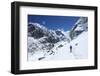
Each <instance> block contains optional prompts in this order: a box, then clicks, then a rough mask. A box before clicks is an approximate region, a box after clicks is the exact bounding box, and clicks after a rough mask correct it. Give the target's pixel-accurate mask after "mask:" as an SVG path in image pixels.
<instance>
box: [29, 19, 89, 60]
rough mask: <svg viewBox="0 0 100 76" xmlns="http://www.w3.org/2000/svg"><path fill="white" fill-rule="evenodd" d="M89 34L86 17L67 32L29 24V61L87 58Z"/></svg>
mask: <svg viewBox="0 0 100 76" xmlns="http://www.w3.org/2000/svg"><path fill="white" fill-rule="evenodd" d="M87 34H88V22H87V18H85V17H82V18H80V19H79V20H78V21H77V22H76V23H75V25H74V27H72V29H71V30H69V31H66V32H65V31H63V30H60V29H57V30H51V29H47V28H46V27H44V26H43V25H41V24H39V23H31V22H30V23H29V24H28V60H29V61H34V60H59V59H61V60H63V59H82V58H83V59H84V58H87V56H88V50H87V49H88V48H87V46H88V45H87V44H88V43H87V42H88V41H87V40H88V38H87V37H88V35H87ZM83 45H85V46H84V47H83ZM70 46H71V47H72V49H71V48H70ZM71 51H72V52H71Z"/></svg>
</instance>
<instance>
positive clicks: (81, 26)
mask: <svg viewBox="0 0 100 76" xmlns="http://www.w3.org/2000/svg"><path fill="white" fill-rule="evenodd" d="M84 31H88V18H87V17H81V18H80V19H79V20H78V21H77V22H76V23H75V25H74V27H73V28H72V29H71V31H70V37H71V39H74V38H76V37H77V36H78V35H79V34H81V33H82V32H84Z"/></svg>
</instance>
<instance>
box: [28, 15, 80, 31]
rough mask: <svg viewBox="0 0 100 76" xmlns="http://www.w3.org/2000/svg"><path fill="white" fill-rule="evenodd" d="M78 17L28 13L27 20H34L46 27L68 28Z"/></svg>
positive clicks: (54, 28)
mask: <svg viewBox="0 0 100 76" xmlns="http://www.w3.org/2000/svg"><path fill="white" fill-rule="evenodd" d="M79 18H80V17H75V16H51V15H28V22H36V23H39V24H42V25H44V26H45V27H47V28H48V29H53V30H56V29H63V30H64V31H67V30H70V29H71V28H72V26H73V25H74V24H75V22H76V21H77V20H78V19H79Z"/></svg>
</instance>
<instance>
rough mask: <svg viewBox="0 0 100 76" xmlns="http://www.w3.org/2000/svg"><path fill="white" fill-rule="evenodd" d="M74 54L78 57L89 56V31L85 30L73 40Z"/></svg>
mask: <svg viewBox="0 0 100 76" xmlns="http://www.w3.org/2000/svg"><path fill="white" fill-rule="evenodd" d="M70 45H72V47H73V48H72V50H73V55H74V57H75V58H76V59H85V58H88V32H83V33H82V34H80V35H79V36H78V37H77V38H76V39H74V40H72V41H71V43H70Z"/></svg>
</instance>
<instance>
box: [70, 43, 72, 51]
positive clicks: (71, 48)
mask: <svg viewBox="0 0 100 76" xmlns="http://www.w3.org/2000/svg"><path fill="white" fill-rule="evenodd" d="M70 53H72V46H71V45H70Z"/></svg>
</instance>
